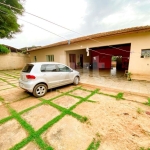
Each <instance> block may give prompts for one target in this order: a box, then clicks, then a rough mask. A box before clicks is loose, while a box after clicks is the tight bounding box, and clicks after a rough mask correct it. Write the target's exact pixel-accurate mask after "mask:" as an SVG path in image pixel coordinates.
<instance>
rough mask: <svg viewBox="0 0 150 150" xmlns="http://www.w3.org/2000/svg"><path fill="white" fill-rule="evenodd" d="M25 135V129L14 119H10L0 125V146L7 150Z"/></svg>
mask: <svg viewBox="0 0 150 150" xmlns="http://www.w3.org/2000/svg"><path fill="white" fill-rule="evenodd" d="M25 137H27V133H26V131H25V130H24V129H23V128H22V127H21V125H20V124H19V123H18V122H17V121H16V120H15V119H13V120H10V121H8V122H6V123H4V124H2V125H1V126H0V148H1V149H2V150H7V149H9V148H11V147H12V146H14V145H15V144H17V143H19V142H20V141H21V140H22V139H24V138H25Z"/></svg>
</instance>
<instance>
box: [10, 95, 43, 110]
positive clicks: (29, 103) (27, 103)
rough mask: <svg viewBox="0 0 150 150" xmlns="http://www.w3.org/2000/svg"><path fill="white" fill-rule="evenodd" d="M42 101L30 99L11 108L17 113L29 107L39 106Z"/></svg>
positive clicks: (21, 101) (15, 103)
mask: <svg viewBox="0 0 150 150" xmlns="http://www.w3.org/2000/svg"><path fill="white" fill-rule="evenodd" d="M40 102H41V101H39V100H38V99H36V98H34V97H29V98H26V99H23V100H20V101H17V102H14V103H12V104H11V107H12V108H14V109H15V110H16V111H17V112H20V111H22V110H25V109H27V108H29V107H32V106H34V105H36V104H39V103H40Z"/></svg>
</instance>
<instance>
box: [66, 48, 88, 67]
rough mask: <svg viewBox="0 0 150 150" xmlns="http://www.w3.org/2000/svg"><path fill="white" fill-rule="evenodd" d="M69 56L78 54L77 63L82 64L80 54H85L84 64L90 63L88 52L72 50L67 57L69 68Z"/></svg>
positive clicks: (67, 53)
mask: <svg viewBox="0 0 150 150" xmlns="http://www.w3.org/2000/svg"><path fill="white" fill-rule="evenodd" d="M69 54H76V63H78V62H80V54H83V63H88V62H90V57H88V56H87V53H86V50H85V49H83V50H72V51H67V52H66V56H67V65H68V66H69Z"/></svg>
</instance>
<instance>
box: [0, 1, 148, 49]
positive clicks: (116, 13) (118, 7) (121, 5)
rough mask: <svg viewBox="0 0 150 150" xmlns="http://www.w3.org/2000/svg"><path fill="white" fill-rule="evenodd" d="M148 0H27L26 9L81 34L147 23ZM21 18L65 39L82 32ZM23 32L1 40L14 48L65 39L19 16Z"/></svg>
mask: <svg viewBox="0 0 150 150" xmlns="http://www.w3.org/2000/svg"><path fill="white" fill-rule="evenodd" d="M149 7H150V1H149V0H144V1H141V0H132V1H127V0H107V1H106V0H105V1H103V0H97V1H93V0H76V1H71V0H63V1H62V0H55V1H53V0H44V1H42V0H38V1H37V0H26V2H25V10H26V11H28V12H31V13H33V14H36V15H37V16H40V17H43V18H45V19H47V20H50V21H52V22H55V23H57V24H60V25H62V26H65V27H67V28H69V29H72V30H74V31H76V32H80V33H81V34H82V35H88V34H94V33H99V32H106V31H110V30H116V29H122V28H128V27H134V26H142V25H149V24H150V19H149V18H150V10H149ZM21 18H22V19H24V20H26V21H29V22H31V23H34V24H36V25H38V26H40V27H42V28H44V29H46V30H49V31H51V32H54V33H56V34H58V35H60V36H63V37H65V39H72V38H76V37H79V36H81V35H79V34H76V33H73V32H71V31H68V30H65V29H63V28H60V27H58V26H56V25H54V24H51V23H48V22H45V21H43V20H41V19H38V18H36V17H33V16H31V15H29V14H26V13H24V16H23V17H21ZM19 23H20V24H22V25H23V27H22V33H20V34H16V35H15V39H12V40H4V39H3V40H0V43H4V44H8V45H10V46H14V47H17V48H21V47H26V46H33V45H38V46H39V45H41V46H43V45H48V44H50V43H55V42H58V41H62V40H65V39H63V38H60V37H58V36H56V35H53V34H52V33H49V32H47V31H44V30H42V29H39V28H38V27H35V26H33V25H30V24H28V23H26V22H23V21H21V20H19Z"/></svg>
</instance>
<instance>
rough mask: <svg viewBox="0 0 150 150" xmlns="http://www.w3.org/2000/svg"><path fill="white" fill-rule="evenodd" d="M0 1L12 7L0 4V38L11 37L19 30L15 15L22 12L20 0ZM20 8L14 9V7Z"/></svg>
mask: <svg viewBox="0 0 150 150" xmlns="http://www.w3.org/2000/svg"><path fill="white" fill-rule="evenodd" d="M0 2H2V3H5V4H7V5H10V6H12V7H8V6H4V5H2V4H0V10H1V12H0V38H8V39H9V38H12V37H13V35H14V34H15V33H17V32H20V31H21V30H20V27H21V26H20V25H19V24H18V23H17V15H18V14H19V15H21V14H22V12H23V6H22V4H21V0H6V1H4V0H0ZM13 7H15V8H18V9H21V10H18V9H15V8H13Z"/></svg>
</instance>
